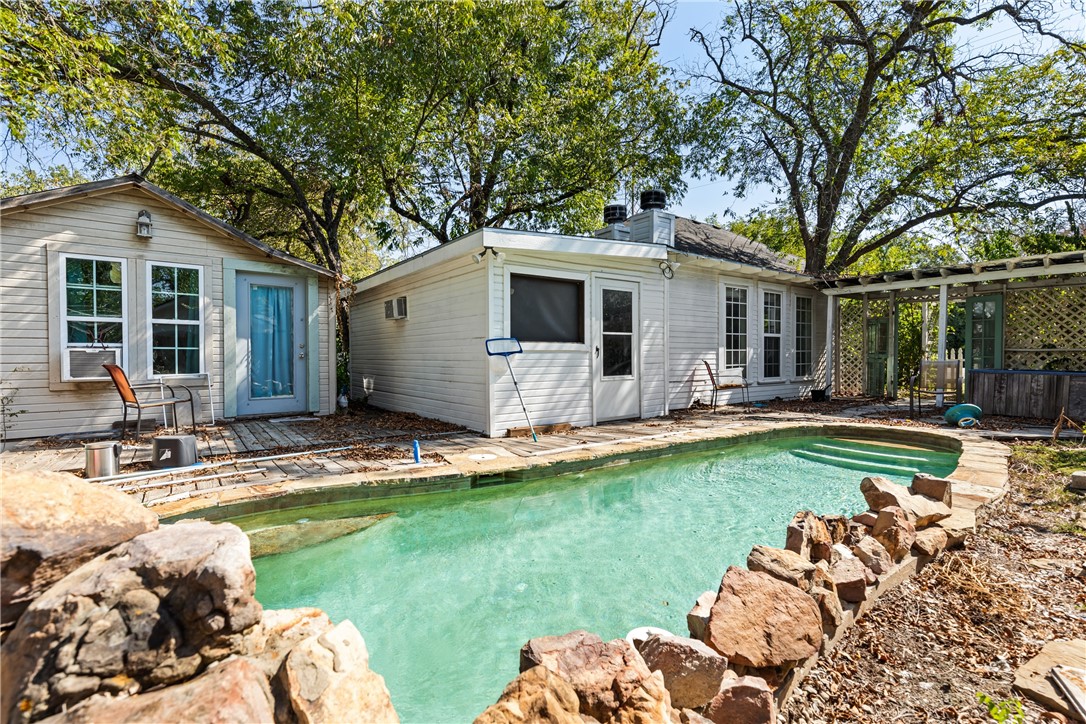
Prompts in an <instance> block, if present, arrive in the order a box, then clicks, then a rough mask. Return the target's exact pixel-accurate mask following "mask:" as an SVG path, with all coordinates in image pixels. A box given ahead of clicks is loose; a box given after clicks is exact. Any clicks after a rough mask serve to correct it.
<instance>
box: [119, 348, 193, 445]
mask: <svg viewBox="0 0 1086 724" xmlns="http://www.w3.org/2000/svg"><path fill="white" fill-rule="evenodd" d="M102 366H103V367H105V368H106V372H108V373H109V376H110V377H111V378H112V379H113V384H114V385H116V387H117V392H118V393H119V394H120V396H121V402H122V403H124V416H123V417H122V420H121V439H122V440H124V436H125V434H127V432H128V411H129V410H130V409H134V410H135V411H136V439H137V440H138V439H139V436H140V425H141V424H142V423H143V411H144V410H146V409H149V408H155V407H162V408H166V407H171V408H173V410H172V411H173V426H174V429H180V426H179V425H178V424H177V404H178V403H179V402H187V403H189V417H190V418H191V419H192V431H193V433H195V432H196V407H195V405H194V404H193V400H192V390H190V389H189V388H187V387H184V386H182V385H177V387H180V388H181V389H182V390H184V391H185V393H186V394H187V395H188V397H180V396H178V394H177V393H176V392H175V391H174V386H173V385H167V384H161V383H158V382H145V383H141V384H138V385H132V384H130V383H129V382H128V375H126V374H125V373H124V370H122V369H121V368H120V367H119V366H118V365H102ZM151 388H155V389H158V390H162V388H165V389H167V390H169V391H170V395H169V397H167V396H166V395H165V394H164V393H163V394H162V397H157V398H151V399H146V398H144V399H143V400H140V399H139V397H137V396H136V390H138V389H151Z"/></svg>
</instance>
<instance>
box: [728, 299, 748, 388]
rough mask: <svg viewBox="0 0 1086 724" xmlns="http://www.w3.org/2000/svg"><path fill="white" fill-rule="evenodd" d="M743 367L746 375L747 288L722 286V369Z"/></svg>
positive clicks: (744, 375)
mask: <svg viewBox="0 0 1086 724" xmlns="http://www.w3.org/2000/svg"><path fill="white" fill-rule="evenodd" d="M737 367H741V368H742V369H743V377H744V378H745V377H746V376H747V289H746V287H729V286H725V287H724V364H723V365H722V368H723V369H729V370H731V369H736V368H737Z"/></svg>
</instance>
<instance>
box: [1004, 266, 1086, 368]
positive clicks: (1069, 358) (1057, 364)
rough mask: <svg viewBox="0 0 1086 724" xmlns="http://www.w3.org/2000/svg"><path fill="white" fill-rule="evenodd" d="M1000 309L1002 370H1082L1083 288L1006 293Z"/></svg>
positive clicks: (1085, 333)
mask: <svg viewBox="0 0 1086 724" xmlns="http://www.w3.org/2000/svg"><path fill="white" fill-rule="evenodd" d="M1004 307H1005V309H1004V335H1003V357H1004V360H1003V364H1004V366H1005V367H1007V368H1008V369H1026V370H1072V371H1083V370H1086V286H1076V287H1038V288H1036V289H1016V290H1009V291H1007V292H1006V294H1005V296H1004Z"/></svg>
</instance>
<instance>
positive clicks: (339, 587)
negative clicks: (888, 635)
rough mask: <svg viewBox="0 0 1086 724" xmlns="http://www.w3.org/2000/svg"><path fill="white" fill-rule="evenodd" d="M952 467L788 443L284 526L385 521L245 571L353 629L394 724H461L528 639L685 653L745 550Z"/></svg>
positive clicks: (487, 698)
mask: <svg viewBox="0 0 1086 724" xmlns="http://www.w3.org/2000/svg"><path fill="white" fill-rule="evenodd" d="M888 456H889V457H888ZM956 460H957V455H956V454H951V453H946V452H931V451H918V450H915V449H908V450H903V449H896V448H887V447H885V446H875V445H862V444H858V443H854V442H843V441H835V440H828V439H825V438H799V439H794V440H787V441H778V442H767V443H754V444H745V445H738V446H734V447H727V448H724V449H722V450H719V451H715V452H711V453H696V454H684V455H676V456H673V457H665V458H660V459H656V460H653V461H650V462H641V463H634V464H629V465H623V466H617V467H611V468H606V469H602V470H596V471H591V472H586V473H581V474H573V475H566V476H561V477H554V478H548V479H544V480H537V481H532V482H527V483H517V484H512V485H501V486H496V487H491V488H483V489H478V490H472V491H466V492H458V493H449V494H435V495H426V496H417V497H409V498H399V499H392V500H384V501H365V502H361V503H353V504H350V505H338V506H330V507H326V508H319V509H304V510H300V511H295V512H293V513H291V514H289V515H288V516H286V517H284V515H283V514H281V513H280V514H277V515H276V517H277V518H278V520H276V521H275V522H280V523H281V522H286V521H293V520H296V519H299V518H303V517H308V518H318V517H343V516H346V515H367V514H370V513H373V512H378V511H390V510H391V511H395V513H396V515H394V516H391V517H389V518H386V519H385V520H383V521H381V522H380V523H378V524H377V525H375V526H374V527H372V528H370V529H367V530H364V531H360V532H358V533H356V534H353V535H350V536H347V537H344V538H340V539H338V540H334V541H330V542H328V543H324V544H321V545H318V546H314V547H311V548H307V549H303V550H300V551H297V552H294V553H288V554H282V555H278V556H271V557H267V558H261V559H258V560H257V561H256V570H257V595H258V597H259V599H260V601H261V602H262V603H263V604H264V606H265V607H268V608H288V607H295V606H318V607H320V608H322V609H324V610H325V611H327V612H328V614H329V615H330V616H331V617H332V619H333V620H335V621H340V620H342V619H345V618H349V619H351V620H352V621H353V622H354V623H355V625H356V626H357V627H358V629H359V630H360V631H361V632H362V635H363V637H364V638H365V639H366V644H367V646H368V647H369V650H370V656H371V661H370V665H371V666H372V667H373V669H374V670H375V671H377V672H378V673H380V674H381V675H382V676H384V677H385V682H386V683H387V684H388V687H389V690H390V691H391V693H392V702H393V704H394V705H395V707H396V710H397V712H399V714H400V717H401V718H402V720H403V721H404V722H469V721H471V720H472V719H473V718H474V717H475V716H477V715H478V714H479V713H481V712H482V711H483V709H485V708H486V707H487V706H489V705H490V704H492V703H493V702H494V701H495V700H497V698H498V696H499V695H500V694H501V691H502V688H503V687H504V686H505V684H506V683H508V682H509V681H510V680H511V679H512V678H513V677H515V676H516V674H517V667H518V651H519V649H520V647H521V646H522V645H523V644H524V642H525V641H527V640H528V639H530V638H532V637H535V636H543V635H550V634H562V633H566V632H568V631H572V630H574V629H578V628H583V629H587V630H589V631H593V632H595V633H598V634H599V635H600V636H602V637H603V638H604V640H609V639H612V638H618V637H623V636H625V635H626V633H627V632H628V631H629V630H630V629H632V628H634V627H637V626H646V625H651V626H659V627H662V628H665V629H668V630H671V631H674V632H676V633H678V634H684V635H685V633H686V613H687V611H688V610H689V609H690V607H691V606H692V605H693V603H694V599H696V598H697V597H698V595H700V594H701V593H702V592H703V591H705V590H709V589H713V590H715V589H716V588H717V586H718V585H719V583H720V577H721V576H722V575H723V573H724V570H725V569H726V568H727V567H728V566H729V565H733V564H734V565H742V564H744V563H745V561H746V556H747V554H748V553H749V552H750V548H751V546H752V545H754V544H756V543H762V544H766V545H774V546H781V545H783V544H784V534H785V527H786V526H787V524H788V521H789V520H790V519H791V517H792V514H793V513H794V512H795V511H797V510H801V509H805V508H806V509H812V510H815V511H817V512H819V513H844V514H853V513H856V512H858V511H861V510H863V509H865V508H866V506H865V504H864V501H863V497H862V496H861V495H860V492H859V483H860V480H861V479H862V477H863V474H864V472H872V473H880V474H884V475H886V476H887V477H890V478H891V479H895V480H897V481H898V482H908V480H909V477H911V470H910V469H911V468H916V469H920V470H923V471H925V472H930V473H933V474H938V475H945V474H947V473H949V472H950V471H951V470H953V469H954V467H955V464H956ZM886 465H889V466H891V468H890V469H886V470H884V469H883V466H886ZM892 467H899V468H901V469H900V470H896V471H895V470H893V469H892ZM239 522H241V523H242V525H243V526H246V527H252V526H253V525H258V524H260V522H261V521H259V520H250V521H239ZM264 522H266V520H265V521H264Z"/></svg>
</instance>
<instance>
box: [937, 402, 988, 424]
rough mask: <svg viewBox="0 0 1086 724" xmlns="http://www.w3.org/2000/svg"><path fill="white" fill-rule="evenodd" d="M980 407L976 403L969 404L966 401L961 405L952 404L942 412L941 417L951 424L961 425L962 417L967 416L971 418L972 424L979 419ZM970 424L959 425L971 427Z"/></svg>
mask: <svg viewBox="0 0 1086 724" xmlns="http://www.w3.org/2000/svg"><path fill="white" fill-rule="evenodd" d="M980 414H981V409H980V408H979V407H977V406H976V405H970V404H968V403H965V404H961V405H954V407H951V408H950V409H949V410H947V411H946V412H944V413H943V419H944V420H946V421H947V422H948V423H950V424H951V425H961V421H962V419H963V418H966V417H969V418H972V419H973V423H972V425H976V424H977V420H979V419H980ZM972 425H961V426H962V427H972Z"/></svg>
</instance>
